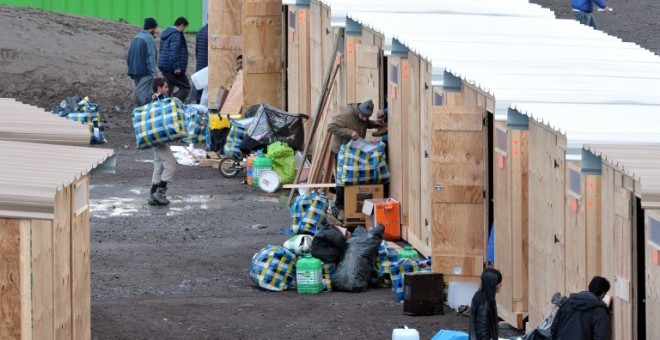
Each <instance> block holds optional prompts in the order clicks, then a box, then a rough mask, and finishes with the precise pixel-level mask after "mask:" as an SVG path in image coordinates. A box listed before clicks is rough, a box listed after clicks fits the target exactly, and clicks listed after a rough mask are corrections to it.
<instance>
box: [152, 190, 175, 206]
mask: <svg viewBox="0 0 660 340" xmlns="http://www.w3.org/2000/svg"><path fill="white" fill-rule="evenodd" d="M166 191H167V188H162V187H159V188H158V189H156V192H154V193H153V194H152V195H151V199H153V200H154V201H156V204H158V205H168V204H170V201H169V200H168V199H167V197H165V192H166Z"/></svg>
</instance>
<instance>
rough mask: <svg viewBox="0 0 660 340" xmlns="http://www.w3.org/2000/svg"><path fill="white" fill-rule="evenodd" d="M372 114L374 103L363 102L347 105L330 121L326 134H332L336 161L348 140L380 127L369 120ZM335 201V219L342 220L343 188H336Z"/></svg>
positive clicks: (355, 138) (361, 136)
mask: <svg viewBox="0 0 660 340" xmlns="http://www.w3.org/2000/svg"><path fill="white" fill-rule="evenodd" d="M373 112H374V103H373V101H372V100H371V99H369V100H365V101H363V102H362V103H353V104H348V107H346V108H344V109H343V110H342V112H340V113H339V114H337V115H336V116H334V117H332V121H331V122H330V124H328V132H330V133H331V134H332V152H333V153H334V156H335V161H336V160H337V154H338V153H339V148H340V147H341V146H342V145H343V144H346V143H348V142H349V141H350V140H357V139H358V138H364V137H365V136H366V135H367V129H375V128H378V127H380V124H379V123H378V122H376V121H373V120H369V117H371V114H372V113H373ZM336 190H337V191H336V194H337V199H336V200H335V206H336V208H337V209H338V210H339V211H338V214H337V218H338V219H339V220H343V219H344V210H343V209H344V188H343V187H337V188H336Z"/></svg>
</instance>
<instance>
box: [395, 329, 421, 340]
mask: <svg viewBox="0 0 660 340" xmlns="http://www.w3.org/2000/svg"><path fill="white" fill-rule="evenodd" d="M392 340H419V332H418V331H417V330H416V329H412V328H408V326H403V328H395V329H394V330H393V331H392Z"/></svg>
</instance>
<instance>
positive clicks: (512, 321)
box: [497, 293, 527, 329]
mask: <svg viewBox="0 0 660 340" xmlns="http://www.w3.org/2000/svg"><path fill="white" fill-rule="evenodd" d="M498 294H499V293H498ZM497 315H498V316H499V317H500V318H502V320H504V321H506V323H508V324H509V325H511V326H512V327H514V328H516V329H523V328H524V327H525V324H524V320H525V317H527V314H526V313H523V312H513V311H511V310H510V309H509V308H508V307H507V306H504V305H503V304H502V303H500V301H499V299H498V300H497Z"/></svg>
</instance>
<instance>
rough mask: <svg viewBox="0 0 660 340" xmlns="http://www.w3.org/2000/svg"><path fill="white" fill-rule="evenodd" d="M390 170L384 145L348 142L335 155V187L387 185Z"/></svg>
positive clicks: (380, 143)
mask: <svg viewBox="0 0 660 340" xmlns="http://www.w3.org/2000/svg"><path fill="white" fill-rule="evenodd" d="M389 179H390V170H389V167H388V166H387V158H386V156H385V143H383V142H378V143H377V144H375V143H370V142H366V141H360V142H353V141H350V142H348V143H346V144H344V145H342V146H341V148H340V149H339V153H338V154H337V186H340V187H343V186H346V185H356V184H379V183H387V182H388V181H389Z"/></svg>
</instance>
